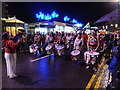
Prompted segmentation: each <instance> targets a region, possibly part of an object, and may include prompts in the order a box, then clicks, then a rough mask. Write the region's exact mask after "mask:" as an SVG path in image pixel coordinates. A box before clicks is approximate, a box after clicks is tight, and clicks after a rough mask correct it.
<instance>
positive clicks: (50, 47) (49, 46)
mask: <svg viewBox="0 0 120 90" xmlns="http://www.w3.org/2000/svg"><path fill="white" fill-rule="evenodd" d="M45 50H46V52H47V54H52V45H48V46H47V47H46V48H45Z"/></svg>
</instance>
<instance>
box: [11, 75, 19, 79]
mask: <svg viewBox="0 0 120 90" xmlns="http://www.w3.org/2000/svg"><path fill="white" fill-rule="evenodd" d="M16 77H18V76H17V75H15V74H14V75H13V76H9V78H10V79H13V78H16Z"/></svg>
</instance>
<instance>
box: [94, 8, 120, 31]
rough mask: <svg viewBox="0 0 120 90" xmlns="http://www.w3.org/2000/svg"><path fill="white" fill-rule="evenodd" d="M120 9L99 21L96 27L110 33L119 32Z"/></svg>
mask: <svg viewBox="0 0 120 90" xmlns="http://www.w3.org/2000/svg"><path fill="white" fill-rule="evenodd" d="M119 8H120V7H119ZM119 8H118V9H116V10H114V11H112V12H111V13H108V14H106V15H104V16H103V17H101V18H100V19H98V20H97V21H96V22H95V25H96V26H98V27H99V29H105V30H107V31H110V32H113V31H119V30H120V18H119V17H120V13H119V12H120V9H119Z"/></svg>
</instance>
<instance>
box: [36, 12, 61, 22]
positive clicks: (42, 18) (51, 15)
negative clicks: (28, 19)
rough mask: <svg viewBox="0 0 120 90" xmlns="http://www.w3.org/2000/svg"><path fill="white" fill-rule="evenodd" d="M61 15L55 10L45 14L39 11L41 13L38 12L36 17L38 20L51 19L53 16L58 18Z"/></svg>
mask: <svg viewBox="0 0 120 90" xmlns="http://www.w3.org/2000/svg"><path fill="white" fill-rule="evenodd" d="M58 16H59V14H57V13H56V12H55V11H53V12H52V13H51V14H48V13H47V15H45V14H44V13H42V12H39V14H36V18H38V20H40V19H41V20H47V21H49V20H51V19H53V18H57V17H58Z"/></svg>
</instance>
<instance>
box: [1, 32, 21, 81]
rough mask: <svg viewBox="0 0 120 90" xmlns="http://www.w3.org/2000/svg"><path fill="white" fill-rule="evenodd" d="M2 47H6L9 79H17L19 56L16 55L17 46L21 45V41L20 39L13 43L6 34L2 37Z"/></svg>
mask: <svg viewBox="0 0 120 90" xmlns="http://www.w3.org/2000/svg"><path fill="white" fill-rule="evenodd" d="M2 39H3V40H2V46H3V47H4V50H5V54H4V55H5V60H6V66H7V76H8V77H9V78H11V79H12V78H15V77H17V75H16V74H15V73H16V59H17V54H16V46H17V45H19V43H20V41H21V40H20V39H18V41H17V42H15V43H14V42H13V41H12V40H10V37H9V34H8V33H4V34H3V35H2Z"/></svg>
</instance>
